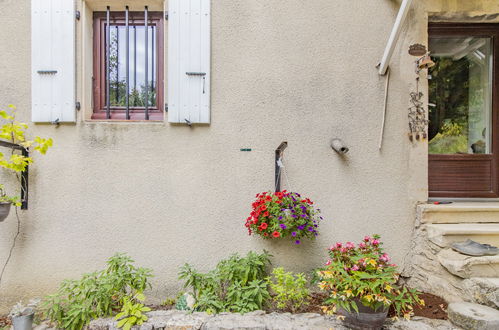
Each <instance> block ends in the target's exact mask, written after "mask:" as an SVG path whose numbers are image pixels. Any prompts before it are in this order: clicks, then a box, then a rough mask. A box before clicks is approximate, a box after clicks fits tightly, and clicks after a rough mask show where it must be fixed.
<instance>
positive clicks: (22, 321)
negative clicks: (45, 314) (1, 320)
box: [9, 299, 40, 330]
mask: <svg viewBox="0 0 499 330" xmlns="http://www.w3.org/2000/svg"><path fill="white" fill-rule="evenodd" d="M39 302H40V301H39V300H37V299H36V300H30V301H29V303H28V304H27V305H26V306H24V305H23V304H22V302H18V303H17V304H16V305H14V307H13V308H12V310H11V311H10V314H9V317H10V318H11V319H12V325H13V326H14V330H31V329H33V318H34V315H35V310H36V306H37V305H38V303H39Z"/></svg>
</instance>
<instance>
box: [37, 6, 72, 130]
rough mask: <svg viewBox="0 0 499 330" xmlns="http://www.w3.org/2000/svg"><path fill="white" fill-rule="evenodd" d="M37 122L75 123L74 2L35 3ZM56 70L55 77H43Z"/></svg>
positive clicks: (51, 75)
mask: <svg viewBox="0 0 499 330" xmlns="http://www.w3.org/2000/svg"><path fill="white" fill-rule="evenodd" d="M31 6H32V7H31V17H32V20H31V22H32V23H31V47H32V50H31V71H32V73H31V76H32V80H31V91H32V95H31V99H32V120H33V122H53V121H55V120H59V121H60V122H74V121H76V113H75V22H74V21H75V18H74V2H73V0H32V1H31ZM40 70H54V71H57V72H56V73H54V74H40V73H39V72H38V71H40Z"/></svg>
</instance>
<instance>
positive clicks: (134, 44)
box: [133, 25, 137, 106]
mask: <svg viewBox="0 0 499 330" xmlns="http://www.w3.org/2000/svg"><path fill="white" fill-rule="evenodd" d="M133 91H134V92H136V91H137V29H136V26H135V25H134V26H133ZM134 100H135V98H134ZM135 102H137V101H135ZM134 106H137V104H134Z"/></svg>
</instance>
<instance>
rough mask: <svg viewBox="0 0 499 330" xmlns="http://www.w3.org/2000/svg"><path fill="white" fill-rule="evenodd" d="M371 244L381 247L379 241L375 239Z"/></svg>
mask: <svg viewBox="0 0 499 330" xmlns="http://www.w3.org/2000/svg"><path fill="white" fill-rule="evenodd" d="M371 243H372V244H373V245H379V241H378V240H377V239H373V240H372V242H371Z"/></svg>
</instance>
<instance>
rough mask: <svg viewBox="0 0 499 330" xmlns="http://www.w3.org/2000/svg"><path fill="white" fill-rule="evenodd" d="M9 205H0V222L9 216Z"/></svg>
mask: <svg viewBox="0 0 499 330" xmlns="http://www.w3.org/2000/svg"><path fill="white" fill-rule="evenodd" d="M11 205H12V204H11V203H0V222H2V221H4V220H5V218H7V216H8V215H9V212H10V206H11Z"/></svg>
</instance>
